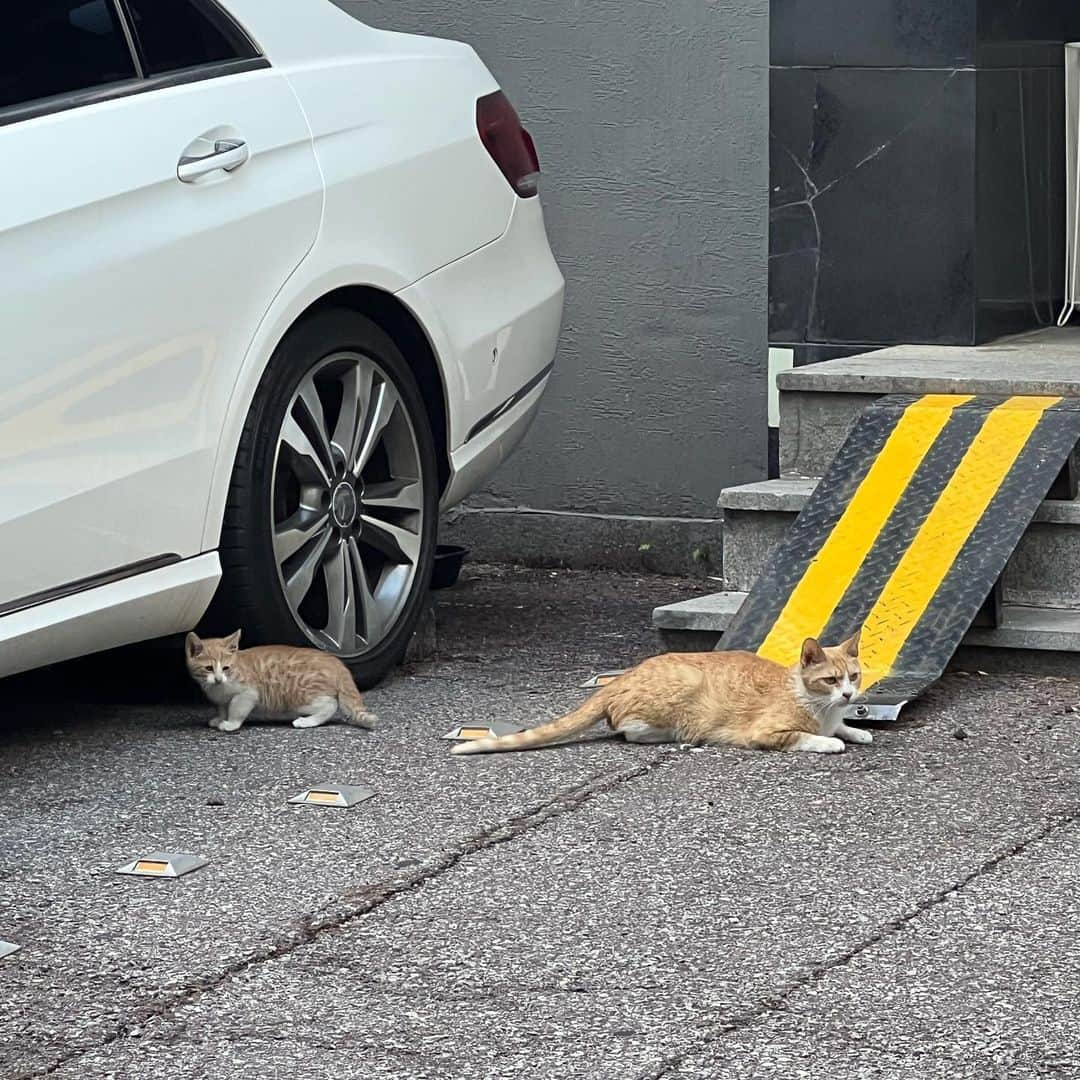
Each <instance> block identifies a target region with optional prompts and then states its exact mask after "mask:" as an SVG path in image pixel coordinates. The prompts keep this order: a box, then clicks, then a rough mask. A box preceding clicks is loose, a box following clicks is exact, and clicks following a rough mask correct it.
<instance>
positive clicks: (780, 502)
mask: <svg viewBox="0 0 1080 1080" xmlns="http://www.w3.org/2000/svg"><path fill="white" fill-rule="evenodd" d="M818 479H819V478H804V477H781V478H780V479H778V480H761V481H758V482H756V483H753V484H740V485H738V486H737V487H729V488H724V489H723V491H721V492H720V499H719V501H718V505H719V507H720V509H722V510H748V511H758V512H764V513H769V512H771V513H790V514H797V513H798V512H799V511H800V510H801V509H802V508H803V505H804V504H805V503H806V500H807V499H809V498H810V496H811V495H812V494H813V492H814V488H816V487H817V485H818ZM1033 520H1034V521H1038V522H1045V523H1051V524H1055V525H1080V499H1071V500H1067V499H1045V500H1044V501H1043V502H1042V503H1041V504H1040V505H1039V509H1038V510H1036V511H1035V517H1034V519H1033Z"/></svg>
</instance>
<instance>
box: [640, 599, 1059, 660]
mask: <svg viewBox="0 0 1080 1080" xmlns="http://www.w3.org/2000/svg"><path fill="white" fill-rule="evenodd" d="M745 598H746V593H745V592H734V591H729V592H718V593H713V594H712V595H711V596H698V597H695V598H694V599H693V600H683V601H681V602H679V603H677V604H666V605H665V606H664V607H658V608H656V610H655V611H654V612H653V626H655V627H656V628H657V630H659V631H660V632H661V635H662V636H663V639H664V643H665V646H666V647H667V648H669V649H671V650H673V651H678V650H679V649H680V648H682V647H684V642H685V648H686V650H687V651H697V650H700V649H702V648H709V647H712V645H714V644H715V643H716V642H718V641H719V640H720V639H721V637H722V635H723V633H724V631H725V630H726V629H727V628H728V626H729V625H730V624H731V620H732V619H733V618H734V617H735V614H736V612H737V611H738V610H739V605H740V604H742V602H743V600H744V599H745ZM963 644H964V647H965V649H966V650H968V652H967V656H968V658H969V659H971V658H973V657H974V658H978V657H980V656H981V655H983V654H982V653H981V652H975V650H985V649H993V650H1010V651H1012V652H1013V653H1016V654H1018V655H1017V657H1015V658H1014V660H1015V661H1016V662H1015V663H1012V664H1007V665H1005V666H1008V667H1015V668H1017V669H1018V670H1030V669H1033V668H1034V669H1037V670H1039V669H1041V670H1055V671H1067V672H1072V673H1074V674H1075V667H1076V664H1077V658H1076V657H1075V656H1073V657H1068V656H1065V657H1059V658H1058V659H1059V660H1060V661H1063V663H1064V666H1062V663H1060V662H1055V661H1054V659H1053V658H1052V657H1050V656H1049V655H1047V656H1044V657H1036V658H1034V660H1032V658H1031V654H1033V653H1043V654H1053V653H1057V654H1068V653H1076V652H1080V610H1072V611H1065V610H1062V609H1060V608H1045V607H1029V606H1025V605H1021V604H1006V605H1005V607H1004V609H1003V614H1002V625H1001V626H998V627H995V628H993V629H991V628H989V627H973V628H972V629H971V630H969V631H968V632H967V634H966V635H965V637H964V643H963ZM1024 656H1027V657H1028V659H1027V662H1024V660H1023V657H1024ZM959 659H960V660H961V661H962V660H963V659H964V656H963V654H961V655H960V656H959ZM1040 661H1041V662H1040ZM988 666H989V662H988ZM994 666H995V667H1000V666H1001V665H999V664H996V663H995V664H994Z"/></svg>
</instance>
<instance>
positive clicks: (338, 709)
mask: <svg viewBox="0 0 1080 1080" xmlns="http://www.w3.org/2000/svg"><path fill="white" fill-rule="evenodd" d="M184 651H185V655H186V659H187V667H188V672H189V673H190V675H191V677H192V678H193V679H194V680H195V682H196V683H197V684H198V685H199V687H200V688H201V689H202V691H203V693H204V694H205V695H206V696H207V698H209V700H210V701H211V702H213V704H215V705H216V706H217V710H218V711H217V715H216V716H215V717H214V719H212V720H211V721H210V726H211V727H212V728H216V729H217V730H218V731H237V730H238V729H239V728H240V727H241V725H242V724H243V723H244V721H245V720H247V719H248V717H249V716H254V717H257V718H260V719H268V720H291V721H292V725H293V727H298V728H300V727H318V726H319V725H320V724H325V723H327V722H328V721H330V720H333V719H334V718H335V717H341V718H342V719H344V721H345V722H346V723H347V724H353V725H355V726H356V727H363V728H368V729H371V728H373V727H374V726H375V717H374V716H373V715H372V714H371V713H370V712H368V710H367V708H366V707H365V705H364V699H363V698H362V697H361V695H360V691H359V690H357V689H356V683H354V682H353V680H352V676H351V675H350V674H349V669H348V668H347V667H346V666H345V665H344V664H343V663H342V662H341V661H340V660H339V659H338V658H337V657H336V656H331V655H330V654H329V653H324V652H320V651H319V650H318V649H298V648H294V647H293V646H291V645H263V646H258V647H256V648H253V649H241V648H240V631H239V630H237V631H236V633H235V634H232V635H230V636H229V637H227V638H209V639H207V640H205V641H204V640H203V639H201V638H199V637H198V636H197V635H196V634H188V636H187V641H186V644H185V649H184Z"/></svg>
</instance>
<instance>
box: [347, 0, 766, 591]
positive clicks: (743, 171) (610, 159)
mask: <svg viewBox="0 0 1080 1080" xmlns="http://www.w3.org/2000/svg"><path fill="white" fill-rule="evenodd" d="M339 2H340V3H341V5H342V6H343V7H345V8H347V9H348V10H349V11H351V12H352V13H353V14H355V15H356V16H357V17H358V18H361V19H363V20H364V21H365V22H367V23H370V24H371V25H374V26H380V27H385V28H387V29H394V30H404V31H414V32H421V33H428V34H434V35H438V36H442V37H453V38H458V39H461V40H466V41H468V42H470V43H471V44H472V45H473V46H474V47H475V48H476V50H477V51H478V53H479V54H480V55H481V57H482V58H483V59H484V61H485V62H486V63H487V65H488V67H489V68H491V70H492V71H493V72H494V74H495V76H496V78H497V79H499V81H500V82H501V83H502V85H503V87H504V89H505V90H506V91H507V93H508V94H509V95H510V97H511V100H512V101H513V102H514V103H515V105H516V106H517V108H518V111H519V112H520V113H521V115H522V119H523V121H524V122H525V124H526V125H527V126H528V127H529V128H530V130H531V131H532V133H533V136H534V138H535V139H536V143H537V147H538V149H539V153H540V159H541V163H542V167H543V169H544V182H543V185H542V198H543V202H544V207H545V213H546V216H547V222H548V228H549V232H550V235H551V239H552V245H553V248H554V250H555V253H556V256H557V258H558V259H559V262H560V264H561V266H562V268H563V272H564V273H565V275H566V278H567V306H566V316H565V321H564V329H563V336H562V344H561V348H560V352H559V356H558V360H557V365H558V366H557V372H556V374H555V376H554V378H553V379H552V382H551V384H550V386H549V389H548V392H547V396H546V400H545V404H544V408H543V412H542V414H541V415H540V417H539V418H538V419H537V422H536V424H535V425H534V427H533V429H532V431H531V433H530V434H529V436H528V439H527V441H526V443H525V444H524V445H523V446H522V447H521V449H520V450H519V451H518V452H517V454H515V456H514V457H513V458H512V459H511V460H510V461H509V462H507V463H506V464H505V465H504V466H503V468H502V469H501V470H500V471H499V473H497V474H496V475H495V476H494V477H493V478H492V480H491V481H490V483H489V484H488V486H487V488H486V490H485V491H484V492H482V493H481V494H480V495H478V496H476V497H474V498H473V499H472V500H471V502H470V506H471V507H472V508H483V509H485V511H488V510H491V509H497V510H499V511H501V512H499V513H492V512H484V513H469V514H466V515H465V516H464V517H462V516H461V515H457V520H456V522H454V523H452V524H451V527H450V528H448V529H447V530H446V532H447V533H448V534H452V536H453V537H455V538H461V537H464V538H465V539H466V540H467V541H468V542H469V543H471V545H472V546H473V547H474V549H475V554H476V555H477V556H480V557H483V556H488V557H491V556H498V557H503V558H506V557H509V558H521V559H524V560H526V561H536V560H538V559H539V560H549V561H555V562H558V561H566V562H570V563H577V564H582V563H590V562H597V563H607V564H612V563H615V564H619V563H624V564H625V563H627V562H629V563H630V564H634V563H635V562H638V561H641V562H644V563H645V564H646V565H652V566H654V567H655V568H661V569H679V568H684V567H685V566H686V565H687V561H688V560H689V559H690V556H691V553H692V552H694V551H697V555H698V559H697V562H698V565H699V567H700V568H702V569H708V570H710V571H711V570H712V569H714V568H715V562H714V563H713V564H712V565H711V566H710V564H709V563H708V562H706V561H703V560H702V556H703V554H705V550H704V549H709V551H710V552H711V553H712V555H713V556H715V558H718V557H719V555H718V551H719V546H720V545H719V537H718V533H717V528H716V525H715V523H714V520H713V519H715V517H716V509H715V506H716V498H717V496H718V494H719V492H720V489H721V488H722V487H724V486H726V485H729V484H734V483H739V482H743V481H749V480H753V479H759V478H761V477H763V476H764V474H765V468H766V447H767V421H766V390H767V380H766V362H767V347H766V292H767V287H766V268H767V250H768V242H767V229H768V224H767V218H768V142H767V139H768V0H629V2H628V0H503V2H501V3H494V2H492V0H339ZM523 508H526V509H528V510H538V511H545V513H542V514H533V513H521V512H519V511H521V510H522V509H523ZM552 511H554V512H555V513H551V512H552ZM592 515H601V517H594V516H592ZM605 516H609V517H613V518H614V520H604V517H605ZM642 518H645V519H648V520H640V519H642ZM675 519H683V520H681V521H679V520H675ZM641 548H645V549H646V551H645V552H642V553H639V549H641Z"/></svg>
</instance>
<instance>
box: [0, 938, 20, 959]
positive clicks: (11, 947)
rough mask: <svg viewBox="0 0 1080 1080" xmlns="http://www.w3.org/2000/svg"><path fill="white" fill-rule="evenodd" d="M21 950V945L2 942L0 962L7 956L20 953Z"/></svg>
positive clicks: (0, 942)
mask: <svg viewBox="0 0 1080 1080" xmlns="http://www.w3.org/2000/svg"><path fill="white" fill-rule="evenodd" d="M21 948H22V946H21V945H16V944H15V943H14V942H13V941H0V960H3V959H4V957H5V956H10V955H11V954H12V953H15V952H18V951H19V950H20V949H21Z"/></svg>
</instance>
